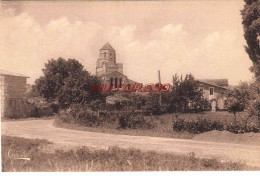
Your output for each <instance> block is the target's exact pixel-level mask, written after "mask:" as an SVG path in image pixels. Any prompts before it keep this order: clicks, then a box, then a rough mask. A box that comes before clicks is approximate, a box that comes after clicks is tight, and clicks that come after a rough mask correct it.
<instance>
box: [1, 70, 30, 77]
mask: <svg viewBox="0 0 260 176" xmlns="http://www.w3.org/2000/svg"><path fill="white" fill-rule="evenodd" d="M0 75H4V76H18V77H24V78H29V77H28V76H25V75H22V74H19V73H14V72H9V71H6V70H1V69H0Z"/></svg>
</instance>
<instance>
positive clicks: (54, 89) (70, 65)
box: [35, 58, 100, 108]
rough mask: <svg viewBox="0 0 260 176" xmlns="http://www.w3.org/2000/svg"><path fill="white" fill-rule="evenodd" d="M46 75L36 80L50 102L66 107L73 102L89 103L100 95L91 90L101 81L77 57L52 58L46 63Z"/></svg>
mask: <svg viewBox="0 0 260 176" xmlns="http://www.w3.org/2000/svg"><path fill="white" fill-rule="evenodd" d="M43 74H44V76H41V77H40V78H39V79H37V80H36V81H35V88H36V89H37V91H38V92H39V94H40V95H41V96H42V97H44V98H46V99H47V101H49V102H52V103H53V102H57V103H58V104H59V105H60V106H61V107H63V108H65V107H68V106H70V105H71V104H73V103H87V102H89V101H91V100H94V99H96V98H98V97H99V96H100V94H99V92H97V91H96V92H91V89H92V88H93V85H94V84H98V83H99V81H98V79H97V78H96V77H94V76H91V75H90V74H89V73H88V72H87V71H86V70H84V67H83V65H82V64H80V63H79V62H78V61H77V60H75V59H68V60H65V59H63V58H58V59H57V60H55V59H51V60H49V61H48V62H47V63H46V64H45V68H44V69H43Z"/></svg>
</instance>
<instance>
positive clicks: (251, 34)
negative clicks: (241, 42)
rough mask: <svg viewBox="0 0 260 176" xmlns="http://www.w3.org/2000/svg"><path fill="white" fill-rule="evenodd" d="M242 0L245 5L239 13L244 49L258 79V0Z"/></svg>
mask: <svg viewBox="0 0 260 176" xmlns="http://www.w3.org/2000/svg"><path fill="white" fill-rule="evenodd" d="M244 1H245V5H244V8H243V10H242V11H241V15H242V19H243V21H242V24H243V26H244V37H245V39H246V43H247V46H245V49H246V52H247V53H248V55H249V58H250V59H251V61H252V62H253V66H252V68H251V70H252V71H253V72H254V73H255V76H256V78H257V79H258V80H259V81H260V46H259V43H260V41H258V39H257V37H258V34H257V33H260V2H259V1H258V0H244Z"/></svg>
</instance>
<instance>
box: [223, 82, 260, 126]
mask: <svg viewBox="0 0 260 176" xmlns="http://www.w3.org/2000/svg"><path fill="white" fill-rule="evenodd" d="M259 93H260V87H259V85H258V84H257V83H252V84H248V83H240V85H239V86H236V87H235V88H234V89H233V90H231V91H229V92H228V94H227V99H226V100H225V104H226V106H227V108H228V110H229V111H230V112H232V113H233V114H234V119H235V123H236V122H237V118H238V117H239V118H240V119H241V120H242V121H243V123H244V126H245V128H246V126H247V125H248V124H249V123H251V122H252V120H253V119H254V117H257V116H258V119H259V112H260V94H259ZM242 111H245V112H246V115H241V114H240V112H242ZM259 121H260V119H259Z"/></svg>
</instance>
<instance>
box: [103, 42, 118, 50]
mask: <svg viewBox="0 0 260 176" xmlns="http://www.w3.org/2000/svg"><path fill="white" fill-rule="evenodd" d="M100 50H113V51H115V49H114V48H113V47H112V46H111V45H110V44H109V43H108V42H107V43H106V44H105V45H104V46H103V47H102V48H101V49H100Z"/></svg>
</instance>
